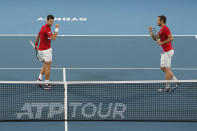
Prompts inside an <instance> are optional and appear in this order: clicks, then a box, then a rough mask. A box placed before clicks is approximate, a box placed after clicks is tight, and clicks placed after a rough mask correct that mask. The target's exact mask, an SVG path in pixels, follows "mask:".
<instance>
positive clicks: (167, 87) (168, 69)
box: [159, 67, 177, 92]
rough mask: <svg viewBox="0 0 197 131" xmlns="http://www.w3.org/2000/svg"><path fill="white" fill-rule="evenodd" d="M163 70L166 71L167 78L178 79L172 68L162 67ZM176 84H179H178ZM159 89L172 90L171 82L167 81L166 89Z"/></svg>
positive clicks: (163, 90)
mask: <svg viewBox="0 0 197 131" xmlns="http://www.w3.org/2000/svg"><path fill="white" fill-rule="evenodd" d="M161 70H162V71H163V72H164V73H165V79H166V80H177V78H176V77H175V76H174V74H173V72H172V71H171V68H169V67H161ZM175 86H177V84H176V85H175ZM159 91H161V92H169V91H170V83H168V82H167V83H166V87H165V88H164V89H160V90H159Z"/></svg>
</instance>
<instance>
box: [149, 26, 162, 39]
mask: <svg viewBox="0 0 197 131" xmlns="http://www.w3.org/2000/svg"><path fill="white" fill-rule="evenodd" d="M150 35H151V37H152V38H153V40H154V41H158V40H160V37H159V34H158V32H157V30H156V28H154V27H153V28H152V31H151V32H150Z"/></svg>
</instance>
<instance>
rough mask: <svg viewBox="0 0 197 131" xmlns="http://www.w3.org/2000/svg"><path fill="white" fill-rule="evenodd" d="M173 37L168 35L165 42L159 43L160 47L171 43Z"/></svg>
mask: <svg viewBox="0 0 197 131" xmlns="http://www.w3.org/2000/svg"><path fill="white" fill-rule="evenodd" d="M173 39H174V38H173V36H172V34H170V35H168V39H167V40H165V41H163V42H162V43H161V45H162V44H165V43H169V42H171V41H173Z"/></svg>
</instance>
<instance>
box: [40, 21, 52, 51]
mask: <svg viewBox="0 0 197 131" xmlns="http://www.w3.org/2000/svg"><path fill="white" fill-rule="evenodd" d="M52 35H53V33H52V32H51V27H50V26H49V25H48V24H45V25H43V26H42V28H41V30H40V32H39V36H40V44H39V48H38V50H40V51H42V50H47V49H49V48H51V38H50V37H51V36H52Z"/></svg>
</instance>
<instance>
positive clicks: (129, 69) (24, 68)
mask: <svg viewBox="0 0 197 131" xmlns="http://www.w3.org/2000/svg"><path fill="white" fill-rule="evenodd" d="M40 69H41V68H0V70H40ZM51 69H52V70H62V69H64V68H51ZM65 69H66V70H160V68H65ZM171 69H172V70H197V68H171Z"/></svg>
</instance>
